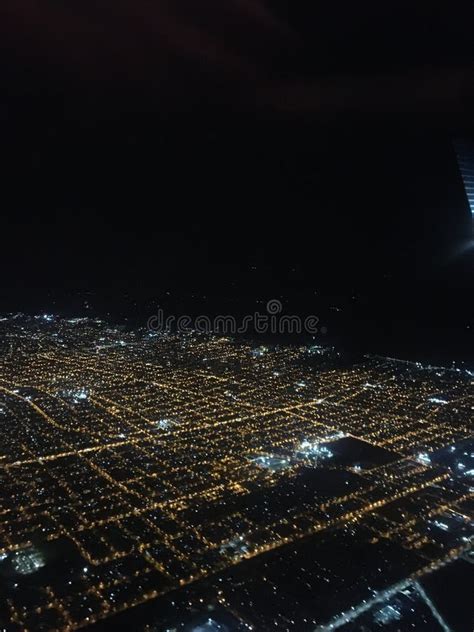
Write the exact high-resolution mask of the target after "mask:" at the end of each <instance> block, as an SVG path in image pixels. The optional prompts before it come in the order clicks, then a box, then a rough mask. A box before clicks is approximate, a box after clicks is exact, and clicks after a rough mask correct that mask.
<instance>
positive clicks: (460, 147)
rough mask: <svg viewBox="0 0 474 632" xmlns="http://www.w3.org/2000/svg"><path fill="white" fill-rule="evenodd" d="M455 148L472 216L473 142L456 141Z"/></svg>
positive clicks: (473, 190) (473, 191) (473, 184)
mask: <svg viewBox="0 0 474 632" xmlns="http://www.w3.org/2000/svg"><path fill="white" fill-rule="evenodd" d="M455 146H456V154H457V157H458V164H459V170H460V171H461V175H462V179H463V181H464V188H465V189H466V195H467V200H468V202H469V206H470V209H471V213H472V215H473V216H474V142H470V141H457V142H456V143H455Z"/></svg>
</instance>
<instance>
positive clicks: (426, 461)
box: [416, 452, 431, 465]
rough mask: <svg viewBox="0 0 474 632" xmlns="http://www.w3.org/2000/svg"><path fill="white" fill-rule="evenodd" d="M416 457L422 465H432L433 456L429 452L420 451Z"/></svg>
mask: <svg viewBox="0 0 474 632" xmlns="http://www.w3.org/2000/svg"><path fill="white" fill-rule="evenodd" d="M416 459H417V461H418V462H419V463H421V464H422V465H431V458H430V455H429V454H428V452H419V453H418V455H417V457H416Z"/></svg>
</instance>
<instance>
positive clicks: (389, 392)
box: [0, 316, 474, 629]
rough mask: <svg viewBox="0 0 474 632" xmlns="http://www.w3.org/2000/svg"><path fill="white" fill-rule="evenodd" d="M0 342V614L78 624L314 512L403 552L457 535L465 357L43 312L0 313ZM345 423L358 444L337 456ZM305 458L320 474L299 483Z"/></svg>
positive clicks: (254, 545)
mask: <svg viewBox="0 0 474 632" xmlns="http://www.w3.org/2000/svg"><path fill="white" fill-rule="evenodd" d="M0 345H1V349H0V350H1V356H0V357H1V359H0V429H1V433H0V479H1V488H0V490H1V491H0V494H1V495H0V587H3V588H2V592H4V593H5V594H6V595H7V599H6V600H5V603H3V604H2V605H1V606H0V623H2V621H3V623H4V624H7V623H9V624H10V625H12V629H15V626H18V629H75V628H79V627H82V626H85V625H87V624H88V623H91V622H94V621H96V620H99V619H102V618H105V617H108V616H110V615H112V614H113V613H116V612H119V611H123V610H125V609H127V608H129V607H131V606H133V605H136V604H139V603H143V602H145V601H149V600H152V599H155V598H156V597H158V596H160V595H162V594H165V593H167V592H169V591H170V590H171V589H173V588H176V587H177V586H184V585H187V584H191V583H193V582H196V581H197V580H199V579H201V578H204V577H207V576H209V577H210V576H212V575H213V574H214V573H216V572H218V571H222V570H224V569H227V568H229V567H231V566H233V565H236V564H238V563H239V562H240V561H242V560H243V559H250V558H255V557H256V556H259V555H260V554H262V553H264V552H266V551H271V550H276V549H278V548H279V547H282V546H283V545H285V544H288V543H291V542H295V541H296V540H300V539H303V538H304V537H306V536H308V535H310V534H315V535H314V536H313V537H315V538H319V537H322V534H321V536H320V533H319V532H325V531H326V530H327V529H328V527H345V528H346V527H347V526H348V525H352V524H354V525H355V524H363V525H364V527H365V528H367V529H369V530H370V531H371V533H372V534H373V537H374V540H375V539H381V540H383V539H390V540H391V541H392V542H397V543H398V544H399V545H400V546H401V547H403V548H404V549H410V550H412V551H416V553H417V555H418V556H419V560H420V569H423V568H428V567H429V566H430V565H431V566H433V565H435V564H436V563H437V562H438V561H439V560H442V559H446V558H448V557H449V556H450V555H451V556H456V555H458V554H459V552H460V550H462V549H465V548H468V546H469V542H470V540H469V538H470V535H471V534H472V528H471V527H472V523H470V516H469V507H472V504H470V503H471V502H472V497H473V492H474V487H473V486H474V482H473V477H472V475H473V470H472V467H473V466H472V442H471V443H470V440H472V437H473V434H472V412H473V407H474V398H473V389H472V383H473V378H472V376H471V375H470V374H469V373H468V372H466V371H463V372H461V371H457V372H456V371H443V370H440V369H435V368H424V367H421V366H417V365H413V364H407V363H399V362H395V361H392V360H387V359H381V358H367V359H366V360H365V361H364V362H363V363H362V364H359V365H357V366H356V367H352V368H328V367H327V366H325V364H324V363H325V362H326V355H327V353H326V351H325V350H324V349H320V348H318V347H314V348H307V347H298V348H273V349H266V348H264V347H262V348H258V349H254V348H252V347H251V346H250V345H247V344H243V343H235V342H232V341H230V340H228V339H223V338H217V337H216V338H209V337H204V336H197V335H196V336H192V335H187V336H184V335H181V336H173V335H152V334H149V333H148V332H146V331H137V332H125V331H121V330H119V329H116V328H114V327H111V326H108V325H107V324H105V323H102V322H100V321H92V320H84V319H75V320H69V321H68V320H59V319H55V318H53V317H50V316H41V317H36V318H27V317H23V316H16V317H10V318H4V319H2V321H1V322H0ZM318 363H319V364H318ZM318 366H320V367H321V368H318ZM333 366H334V365H333ZM323 369H324V370H323ZM351 441H352V442H355V443H354V445H356V444H357V445H358V446H359V447H360V446H361V445H365V446H366V447H367V448H368V449H369V451H372V450H374V457H373V459H372V456H369V457H368V458H365V457H364V459H362V462H361V463H358V462H355V461H354V462H351V458H350V450H351V449H352V448H351V447H350V446H349V443H350V442H351ZM361 441H363V442H368V444H370V445H369V446H367V444H362V443H361ZM348 442H349V443H348ZM346 444H347V445H348V446H349V448H350V449H349V458H348V459H346V460H344V459H343V458H342V460H341V458H339V456H338V449H339V448H338V446H344V445H346ZM350 445H352V444H350ZM466 445H470V446H471V447H470V448H469V449H467V451H466V449H465V448H463V446H466ZM441 448H446V451H447V453H448V454H451V457H452V458H451V460H450V462H449V466H447V465H446V464H444V463H442V462H441V461H440V462H437V461H436V459H435V458H434V457H435V453H437V451H438V450H440V449H441ZM355 454H358V452H357V451H356V452H355ZM432 457H433V458H432ZM435 461H436V462H435ZM314 470H321V472H322V473H323V475H324V473H326V475H327V476H335V477H336V478H337V481H336V480H335V482H334V485H335V487H334V492H331V491H329V493H328V492H327V490H326V492H325V494H322V495H321V497H320V498H319V496H318V493H317V492H316V495H315V497H314V498H313V500H312V501H311V499H308V498H307V497H306V496H304V497H301V498H300V494H299V491H298V486H297V481H298V480H299V477H300V476H301V475H302V474H303V473H305V472H306V473H307V472H308V471H314ZM341 477H342V478H341ZM330 480H332V478H331V479H330ZM331 484H332V483H331ZM342 488H346V489H347V491H344V489H342ZM279 490H280V491H279ZM281 490H284V493H283V492H281ZM267 497H268V498H269V499H271V500H269V501H268V503H267V501H266V500H265V498H267ZM256 498H258V499H259V500H258V501H257V500H255V499H256ZM262 499H263V500H262ZM411 507H413V511H411V510H410V509H411ZM453 524H456V525H457V528H456V529H451V525H453ZM470 528H471V531H469V529H470ZM451 530H452V531H453V533H452V534H451V535H450V536H449V537H447V536H446V533H448V532H449V531H451ZM48 569H49V570H48ZM35 578H37V579H35ZM26 587H27V588H26ZM335 614H336V613H335Z"/></svg>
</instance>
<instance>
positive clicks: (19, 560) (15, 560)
mask: <svg viewBox="0 0 474 632" xmlns="http://www.w3.org/2000/svg"><path fill="white" fill-rule="evenodd" d="M11 564H12V567H13V570H14V571H15V572H16V573H18V574H19V575H32V574H33V573H36V572H37V571H39V570H40V569H41V568H43V567H44V566H46V560H45V558H44V556H43V554H42V553H41V551H38V550H37V549H35V548H34V547H30V548H28V549H23V550H21V551H16V552H15V553H13V555H12V557H11Z"/></svg>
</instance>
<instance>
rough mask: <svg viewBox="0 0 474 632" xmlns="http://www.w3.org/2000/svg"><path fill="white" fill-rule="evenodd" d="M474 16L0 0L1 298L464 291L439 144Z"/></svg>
mask: <svg viewBox="0 0 474 632" xmlns="http://www.w3.org/2000/svg"><path fill="white" fill-rule="evenodd" d="M473 17H474V16H473V9H472V3H470V2H458V3H456V6H455V7H453V5H452V3H449V2H439V3H432V2H431V3H428V2H417V3H413V2H412V1H411V2H408V1H405V0H398V1H397V2H391V1H387V2H384V3H380V2H372V1H369V2H365V3H362V4H361V3H357V4H355V3H353V2H334V3H314V2H313V3H309V2H290V1H289V0H274V1H271V0H268V2H263V1H255V0H226V1H222V0H221V1H220V2H217V1H215V0H202V1H201V2H199V3H196V2H194V1H193V0H172V1H171V0H170V1H163V0H155V1H154V2H149V1H145V0H135V1H134V2H132V1H131V0H115V2H106V1H97V2H73V1H69V2H59V1H57V0H44V1H43V2H41V3H39V2H37V1H35V0H3V2H2V3H1V7H0V42H1V44H0V47H1V49H2V56H1V59H2V61H1V63H0V70H1V73H2V90H3V91H4V94H5V97H6V98H5V99H4V100H3V102H2V103H1V104H0V117H1V118H0V120H1V124H2V153H3V158H4V159H5V160H4V162H5V164H6V167H5V168H4V171H3V176H4V178H3V182H4V184H3V187H2V188H3V192H2V208H3V209H4V217H5V220H4V222H3V229H4V230H3V231H2V233H3V234H4V240H3V243H2V249H1V253H0V258H1V261H0V263H1V265H2V271H3V275H2V277H3V283H4V287H3V299H2V300H3V302H4V304H5V307H7V306H8V307H9V308H10V307H12V308H14V307H15V306H16V305H17V306H19V307H20V306H21V305H22V304H26V303H29V304H30V305H32V306H33V308H34V307H35V306H36V305H41V306H43V305H45V304H47V301H48V300H49V298H48V299H45V296H47V297H49V296H51V294H55V295H64V294H65V293H70V292H74V291H75V290H84V289H91V290H97V291H98V292H99V293H102V295H103V296H117V295H121V294H122V293H123V292H124V291H127V292H131V293H133V292H135V293H136V296H137V297H138V301H140V300H142V299H141V298H140V297H143V296H144V295H145V294H146V296H150V295H153V293H155V292H156V293H159V292H162V291H164V290H165V289H169V288H172V289H173V290H174V291H175V292H178V293H179V292H180V291H181V292H182V293H185V292H197V293H200V294H209V293H212V294H213V295H214V296H216V297H219V296H222V297H228V296H229V294H232V293H234V294H237V295H239V293H240V295H242V296H243V295H244V294H245V295H247V294H248V295H251V296H255V295H259V294H265V295H266V294H268V293H269V292H272V293H275V292H276V291H277V290H278V289H281V290H282V291H283V292H286V293H289V294H291V293H293V294H294V295H296V294H298V297H299V298H298V300H299V301H300V302H303V303H304V301H308V302H311V301H313V300H314V298H313V297H314V292H315V291H316V290H317V291H319V292H320V293H322V294H325V295H328V296H336V295H340V296H344V297H348V296H351V295H352V294H353V293H354V290H356V291H357V292H358V293H360V294H361V295H362V294H364V296H366V297H367V298H366V301H367V305H368V307H367V308H366V310H365V312H373V309H374V305H377V304H382V305H384V309H383V310H382V311H383V314H384V316H383V317H384V318H386V314H387V310H392V307H391V305H392V302H393V296H395V295H396V296H402V295H403V296H404V295H406V297H405V299H404V302H405V304H406V306H407V307H408V306H409V304H410V301H411V302H413V297H419V296H422V295H423V292H425V293H427V294H429V295H432V291H431V289H432V288H433V287H436V288H437V291H438V292H439V296H440V299H439V300H440V301H442V303H443V305H446V304H447V297H451V298H452V295H453V292H454V294H455V295H456V296H464V295H465V292H466V290H467V289H468V288H470V287H471V286H472V282H471V281H472V279H471V272H472V265H471V263H472V261H471V262H470V261H469V256H468V257H467V259H466V257H464V258H463V259H462V261H461V262H460V261H458V260H455V259H453V252H454V251H455V249H456V248H458V247H459V243H460V242H461V241H462V240H463V239H464V240H465V239H466V236H467V234H468V233H469V230H470V226H469V224H470V218H469V214H468V209H467V205H466V200H465V197H464V195H463V192H462V187H461V184H460V178H459V173H458V170H457V167H456V163H455V160H454V154H453V150H452V145H451V140H452V138H453V137H458V136H467V137H469V136H472V134H473V129H474V127H473V120H472V112H473V110H474V107H473V106H474V91H473V81H472V79H473V74H472V68H473V66H472V62H473V59H472V50H471V49H472V24H473V20H472V18H473ZM255 268H256V269H257V272H256V271H255ZM295 270H296V272H295ZM232 284H233V285H232ZM387 284H389V287H392V289H387V288H386V286H387ZM390 284H392V285H390ZM403 288H405V290H406V291H405V290H404V289H403ZM430 292H431V294H430ZM456 292H457V293H458V294H456ZM68 295H69V294H68ZM410 297H411V298H410ZM443 297H444V298H443ZM451 298H449V300H451ZM295 300H296V299H295ZM328 300H332V299H328ZM397 300H398V301H399V303H400V300H399V299H397ZM417 300H418V299H417ZM402 302H403V301H402ZM423 304H424V303H423ZM432 308H433V309H434V310H436V309H438V307H436V306H432ZM399 309H400V312H403V313H404V314H405V312H404V310H403V309H402V307H400V308H399ZM427 309H428V308H427ZM392 311H393V310H392ZM432 311H433V310H432ZM365 312H364V313H365ZM419 313H420V319H421V320H422V319H423V318H424V317H425V316H426V314H425V312H424V308H423V305H420V309H419ZM452 316H453V322H457V320H462V321H463V322H464V321H466V320H469V318H471V315H470V313H469V307H468V306H467V305H466V304H465V302H463V301H461V303H460V304H459V306H458V307H456V308H455V309H454V314H453V315H452ZM398 318H399V319H400V318H402V317H401V316H399V317H398ZM403 318H405V316H403Z"/></svg>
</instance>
